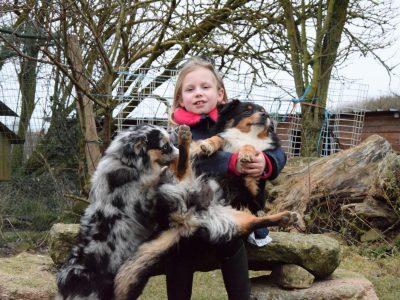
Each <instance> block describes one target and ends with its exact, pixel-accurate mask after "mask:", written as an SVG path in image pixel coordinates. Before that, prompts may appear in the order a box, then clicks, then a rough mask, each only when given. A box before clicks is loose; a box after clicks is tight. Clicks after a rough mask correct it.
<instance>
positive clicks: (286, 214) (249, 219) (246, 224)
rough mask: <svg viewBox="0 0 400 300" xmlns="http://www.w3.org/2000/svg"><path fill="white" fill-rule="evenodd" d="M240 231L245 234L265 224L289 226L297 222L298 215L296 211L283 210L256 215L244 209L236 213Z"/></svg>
mask: <svg viewBox="0 0 400 300" xmlns="http://www.w3.org/2000/svg"><path fill="white" fill-rule="evenodd" d="M234 217H235V221H236V222H237V226H238V228H239V231H240V232H241V233H242V234H243V235H247V234H249V233H251V232H252V231H253V230H254V229H255V228H259V227H263V226H268V225H269V226H285V227H286V226H289V225H292V224H296V223H297V221H298V216H297V214H296V213H294V212H290V211H283V212H280V213H277V214H274V215H269V216H263V217H256V216H254V215H251V214H249V213H246V212H243V211H237V213H235V214H234Z"/></svg>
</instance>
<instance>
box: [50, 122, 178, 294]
mask: <svg viewBox="0 0 400 300" xmlns="http://www.w3.org/2000/svg"><path fill="white" fill-rule="evenodd" d="M177 157H178V150H177V148H176V147H174V145H172V144H171V142H170V140H169V135H168V133H167V132H166V131H165V130H163V129H161V128H158V127H154V126H150V125H145V126H137V127H135V128H133V130H130V131H127V132H123V133H121V134H119V135H118V136H117V137H116V139H115V140H114V141H113V142H112V143H111V145H110V146H109V148H108V149H107V150H106V152H105V155H104V156H103V158H102V159H101V160H100V162H99V164H98V167H97V169H96V171H95V173H94V175H93V178H92V188H91V191H90V196H89V200H90V205H89V206H88V207H87V209H86V211H85V214H84V216H83V217H82V218H81V224H80V225H81V226H80V234H79V235H80V241H79V244H78V245H77V246H75V247H74V248H73V250H72V253H71V255H70V257H69V259H68V260H67V262H66V263H65V265H64V266H63V267H62V268H61V270H60V271H59V272H58V274H57V285H58V290H59V292H58V295H57V297H56V299H68V300H72V299H76V300H77V299H104V300H106V299H107V300H110V299H113V297H114V277H115V274H116V273H117V271H118V269H119V267H120V266H121V264H122V263H124V262H125V260H126V259H127V258H128V257H130V256H131V255H132V253H134V252H135V251H136V249H137V248H138V246H139V245H141V244H142V243H143V242H145V241H147V240H149V239H151V238H152V237H153V235H154V234H155V233H156V232H157V231H159V230H160V226H161V224H160V220H159V219H158V216H157V214H158V211H157V208H158V206H162V205H160V203H158V201H157V197H158V196H157V194H158V187H159V186H160V185H162V182H161V181H160V174H161V173H162V168H163V166H164V165H169V164H170V163H171V162H172V161H173V160H176V159H177ZM166 218H167V217H166Z"/></svg>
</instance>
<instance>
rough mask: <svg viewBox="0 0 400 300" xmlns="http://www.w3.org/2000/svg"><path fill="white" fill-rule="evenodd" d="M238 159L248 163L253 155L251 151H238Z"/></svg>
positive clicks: (251, 160) (252, 158) (252, 159)
mask: <svg viewBox="0 0 400 300" xmlns="http://www.w3.org/2000/svg"><path fill="white" fill-rule="evenodd" d="M238 160H239V161H240V162H241V163H249V162H253V161H254V155H253V154H252V153H247V152H239V155H238Z"/></svg>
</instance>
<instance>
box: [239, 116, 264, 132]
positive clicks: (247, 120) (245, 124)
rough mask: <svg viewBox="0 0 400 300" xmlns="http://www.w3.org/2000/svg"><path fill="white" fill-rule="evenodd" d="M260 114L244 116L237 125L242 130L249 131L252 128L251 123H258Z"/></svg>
mask: <svg viewBox="0 0 400 300" xmlns="http://www.w3.org/2000/svg"><path fill="white" fill-rule="evenodd" d="M257 115H258V114H253V115H251V116H250V117H248V118H244V119H243V120H241V121H240V122H239V123H238V124H237V125H236V126H235V127H236V128H237V129H239V130H240V131H241V132H249V131H250V130H251V126H249V125H251V124H252V123H256V121H257V119H258V116H257Z"/></svg>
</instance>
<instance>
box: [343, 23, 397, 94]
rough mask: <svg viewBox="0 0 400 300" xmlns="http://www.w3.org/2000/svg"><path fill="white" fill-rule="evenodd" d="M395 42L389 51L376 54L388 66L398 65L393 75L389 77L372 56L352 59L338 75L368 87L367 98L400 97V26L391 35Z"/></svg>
mask: <svg viewBox="0 0 400 300" xmlns="http://www.w3.org/2000/svg"><path fill="white" fill-rule="evenodd" d="M393 39H394V40H396V42H395V43H394V44H393V46H392V47H391V48H390V49H385V50H381V51H379V52H377V53H378V54H379V55H380V56H381V57H382V58H383V59H384V60H388V65H390V66H394V65H398V66H397V67H396V68H395V69H394V73H395V74H394V75H392V79H391V82H390V77H389V75H388V73H387V71H386V69H385V68H384V67H382V66H381V65H380V64H379V63H378V62H376V61H374V59H373V58H372V56H368V57H360V58H358V59H357V58H355V59H354V58H353V59H352V61H351V62H350V65H349V66H347V67H346V68H345V69H343V70H341V71H340V72H339V74H340V75H343V76H345V77H346V78H349V79H354V80H359V81H360V82H362V83H366V84H368V86H369V89H368V95H369V97H379V96H386V95H391V94H393V93H396V94H397V95H400V26H398V27H397V29H396V32H395V33H394V35H393Z"/></svg>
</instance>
